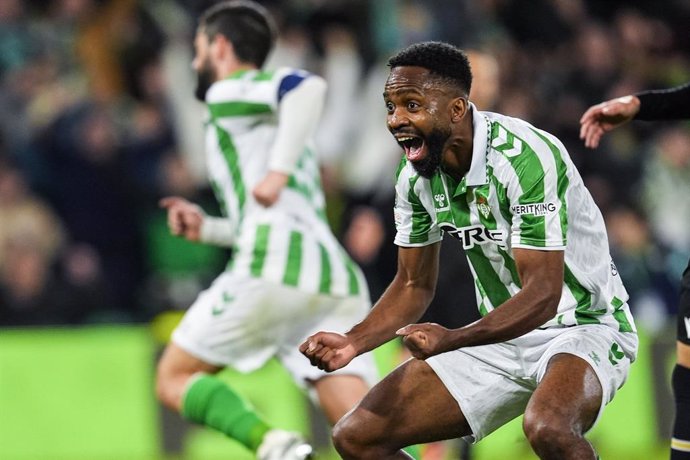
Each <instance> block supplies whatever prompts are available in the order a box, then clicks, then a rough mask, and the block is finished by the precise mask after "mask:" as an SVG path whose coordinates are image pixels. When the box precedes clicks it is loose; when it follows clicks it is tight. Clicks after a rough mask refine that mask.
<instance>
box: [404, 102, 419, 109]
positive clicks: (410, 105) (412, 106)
mask: <svg viewBox="0 0 690 460" xmlns="http://www.w3.org/2000/svg"><path fill="white" fill-rule="evenodd" d="M417 109H419V104H417V103H416V102H414V101H409V102H408V103H407V110H410V111H414V110H417Z"/></svg>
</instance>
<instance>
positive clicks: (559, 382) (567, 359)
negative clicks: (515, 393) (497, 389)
mask: <svg viewBox="0 0 690 460" xmlns="http://www.w3.org/2000/svg"><path fill="white" fill-rule="evenodd" d="M602 391H603V390H602V386H601V383H600V381H599V378H598V377H597V374H596V373H595V372H594V369H592V367H591V366H590V365H589V363H587V362H586V361H585V360H583V359H582V358H579V357H577V356H575V355H572V354H566V353H559V354H556V355H554V356H553V357H552V358H551V359H550V361H549V364H548V367H547V370H546V373H545V374H544V377H543V378H542V380H541V382H540V383H539V385H538V386H537V389H536V390H535V392H534V394H533V395H532V397H531V398H530V401H529V403H528V405H527V409H526V410H525V417H524V419H523V429H524V431H525V434H526V436H527V439H528V440H529V443H530V444H531V446H532V448H533V449H534V451H535V452H536V454H537V455H538V456H539V458H541V459H554V460H555V459H558V460H569V459H594V458H596V453H595V451H594V449H593V447H592V445H591V444H590V443H589V442H588V441H587V440H586V439H585V437H584V433H585V432H586V431H587V430H588V429H589V428H590V427H591V426H592V425H593V424H594V422H595V421H596V419H597V415H598V413H599V409H600V407H601V404H602Z"/></svg>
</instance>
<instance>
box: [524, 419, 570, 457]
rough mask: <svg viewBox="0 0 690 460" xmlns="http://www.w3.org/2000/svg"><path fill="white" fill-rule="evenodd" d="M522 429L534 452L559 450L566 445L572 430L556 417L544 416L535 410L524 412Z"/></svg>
mask: <svg viewBox="0 0 690 460" xmlns="http://www.w3.org/2000/svg"><path fill="white" fill-rule="evenodd" d="M522 429H523V431H524V432H525V436H526V437H527V440H528V441H529V443H530V445H531V446H532V448H534V450H535V451H536V452H544V451H553V450H560V449H559V446H561V445H567V444H568V442H569V438H570V437H571V436H572V435H573V434H574V432H573V430H572V429H571V428H570V427H568V426H567V424H564V423H562V422H560V421H559V420H557V419H554V418H549V417H544V416H543V414H539V413H536V412H529V411H528V412H525V416H524V419H523V421H522Z"/></svg>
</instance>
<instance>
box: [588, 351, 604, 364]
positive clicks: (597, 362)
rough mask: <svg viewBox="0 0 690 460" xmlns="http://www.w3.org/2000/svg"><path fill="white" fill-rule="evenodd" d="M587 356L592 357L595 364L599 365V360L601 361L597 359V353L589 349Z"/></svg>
mask: <svg viewBox="0 0 690 460" xmlns="http://www.w3.org/2000/svg"><path fill="white" fill-rule="evenodd" d="M589 357H590V358H592V361H594V362H595V363H596V364H597V366H598V365H599V362H600V361H601V359H599V355H598V354H597V352H596V351H590V352H589Z"/></svg>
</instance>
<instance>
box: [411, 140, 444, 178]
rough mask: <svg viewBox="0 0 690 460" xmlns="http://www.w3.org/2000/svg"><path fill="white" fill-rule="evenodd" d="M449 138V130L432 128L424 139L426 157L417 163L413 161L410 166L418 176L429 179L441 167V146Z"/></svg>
mask: <svg viewBox="0 0 690 460" xmlns="http://www.w3.org/2000/svg"><path fill="white" fill-rule="evenodd" d="M449 137H450V130H448V129H447V130H443V129H440V128H434V129H433V131H431V133H429V135H428V136H426V138H425V139H424V143H425V144H426V148H427V155H426V157H425V158H422V159H421V160H419V161H413V162H412V166H413V167H414V169H415V171H417V173H419V175H420V176H422V177H424V178H425V179H430V178H431V177H432V176H433V175H434V174H436V171H437V170H438V168H439V167H440V166H441V159H442V158H443V146H444V145H445V144H446V141H447V140H448V138H449Z"/></svg>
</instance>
